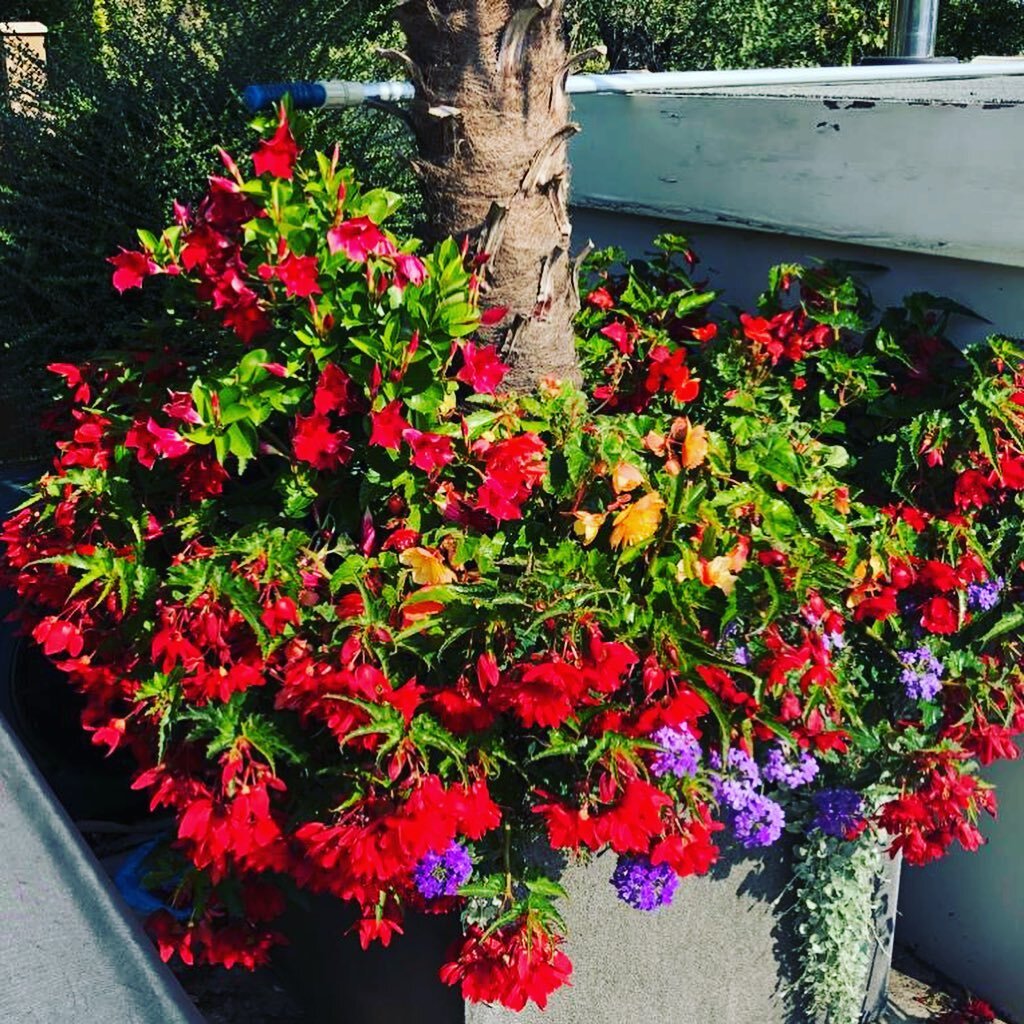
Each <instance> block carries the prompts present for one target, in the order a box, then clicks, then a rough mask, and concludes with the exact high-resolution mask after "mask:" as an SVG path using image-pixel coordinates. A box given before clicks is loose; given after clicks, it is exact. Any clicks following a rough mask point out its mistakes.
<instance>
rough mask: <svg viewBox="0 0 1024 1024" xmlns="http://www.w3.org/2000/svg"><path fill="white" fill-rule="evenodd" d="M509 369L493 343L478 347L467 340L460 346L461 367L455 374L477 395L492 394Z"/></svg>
mask: <svg viewBox="0 0 1024 1024" xmlns="http://www.w3.org/2000/svg"><path fill="white" fill-rule="evenodd" d="M509 369H510V367H508V366H506V365H505V364H504V363H503V362H502V361H501V360H500V359H499V358H498V350H497V349H496V348H495V347H494V346H493V345H485V346H482V347H478V346H477V345H474V344H473V342H471V341H467V342H465V343H464V344H463V346H462V369H460V370H459V372H458V373H457V374H456V375H455V376H456V379H457V380H461V381H462V382H463V383H465V384H468V385H469V386H470V387H471V388H472V389H473V390H474V391H475V392H476V393H477V394H478V395H493V394H494V392H495V391H497V390H498V388H499V387H500V386H501V382H502V381H503V380H504V379H505V374H507V373H508V371H509Z"/></svg>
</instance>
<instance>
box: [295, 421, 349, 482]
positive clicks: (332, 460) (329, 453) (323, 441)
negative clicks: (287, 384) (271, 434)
mask: <svg viewBox="0 0 1024 1024" xmlns="http://www.w3.org/2000/svg"><path fill="white" fill-rule="evenodd" d="M348 439H349V435H348V431H345V430H332V429H331V422H330V420H329V419H328V418H327V417H326V416H324V415H322V414H321V413H318V412H314V413H312V414H311V415H309V416H296V417H295V433H294V434H293V435H292V450H293V451H294V453H295V458H297V459H298V460H299V461H300V462H308V463H309V464H310V465H311V466H312V467H313V468H314V469H322V470H332V469H337V468H338V467H339V466H343V465H344V464H345V463H346V462H348V460H349V459H350V458H351V457H352V449H351V448H349V447H348V444H347V442H348Z"/></svg>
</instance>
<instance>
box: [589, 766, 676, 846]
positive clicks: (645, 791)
mask: <svg viewBox="0 0 1024 1024" xmlns="http://www.w3.org/2000/svg"><path fill="white" fill-rule="evenodd" d="M672 803H673V800H672V797H670V796H669V795H668V794H667V793H663V792H662V791H661V790H660V789H658V788H657V787H656V786H652V785H651V784H650V783H649V782H644V781H643V780H642V779H630V781H629V782H627V783H626V788H625V790H624V791H623V794H622V798H621V799H620V800H619V802H618V803H617V804H616V805H615V806H614V807H612V808H611V809H610V810H608V811H605V812H604V813H602V814H601V816H600V824H599V829H600V834H601V835H602V836H603V838H605V839H606V841H607V842H608V844H609V845H610V846H611V848H612V849H613V850H614V851H615V852H616V853H646V852H647V851H648V850H649V849H650V846H651V840H652V839H653V838H654V837H655V836H657V835H660V834H661V833H662V832H663V831H664V829H665V823H664V821H663V820H662V817H661V815H662V811H663V810H664V809H665V808H666V807H670V806H671V805H672Z"/></svg>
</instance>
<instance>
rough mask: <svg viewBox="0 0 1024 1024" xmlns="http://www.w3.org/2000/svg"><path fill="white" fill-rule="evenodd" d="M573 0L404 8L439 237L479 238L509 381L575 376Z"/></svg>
mask: <svg viewBox="0 0 1024 1024" xmlns="http://www.w3.org/2000/svg"><path fill="white" fill-rule="evenodd" d="M562 7H563V0H406V2H405V3H402V4H401V5H400V6H399V7H398V13H397V16H398V20H399V23H400V25H401V27H402V29H403V31H404V33H405V36H406V41H407V48H406V53H404V54H394V56H395V57H397V58H398V59H400V60H402V61H403V62H404V63H405V64H406V68H407V71H408V73H409V74H410V76H411V78H412V81H413V83H414V85H415V87H416V99H415V100H414V102H413V104H412V108H411V111H410V113H411V120H412V124H413V126H414V130H415V133H416V138H417V145H418V149H419V159H418V160H417V161H416V163H415V168H416V171H417V173H418V174H419V175H420V177H421V178H422V179H423V182H424V185H425V192H426V197H427V198H426V202H427V215H428V223H429V229H430V232H431V233H432V234H433V235H434V236H435V237H438V238H440V237H444V236H446V235H454V236H455V237H460V236H465V235H469V236H470V237H471V238H472V239H473V240H474V244H475V245H476V246H477V251H478V252H479V253H481V254H486V257H487V259H486V262H485V263H484V265H483V267H482V268H481V274H482V281H483V287H484V288H485V289H486V296H485V301H486V304H487V305H490V306H503V307H507V309H508V312H507V314H506V315H505V317H504V318H503V319H502V320H501V321H500V323H498V324H497V325H496V326H495V327H493V328H492V329H491V331H492V335H493V340H494V341H495V342H496V343H497V344H498V345H499V349H500V351H501V353H502V355H503V357H504V358H505V360H506V362H508V363H510V364H511V366H512V372H511V373H510V375H509V378H508V383H509V384H510V385H511V386H512V387H514V388H521V389H527V388H533V387H535V386H536V385H537V382H538V380H539V379H540V378H541V377H543V376H553V377H558V378H560V379H574V380H578V379H579V371H578V368H577V363H576V357H575V353H574V350H573V331H572V319H573V316H574V315H575V313H576V312H577V310H578V309H579V294H578V291H577V286H576V273H575V267H574V266H573V260H572V256H571V254H570V249H569V243H570V235H571V225H570V222H569V214H568V205H567V198H568V187H569V163H568V156H567V147H568V142H569V139H570V138H571V136H572V135H573V134H574V133H575V132H576V131H578V126H577V125H575V124H573V123H572V122H571V121H570V119H569V101H568V97H567V95H566V91H565V82H566V78H567V77H568V74H569V71H570V69H571V67H572V66H573V64H574V61H573V60H572V59H570V57H569V55H568V52H567V49H566V38H565V33H564V29H563V23H562Z"/></svg>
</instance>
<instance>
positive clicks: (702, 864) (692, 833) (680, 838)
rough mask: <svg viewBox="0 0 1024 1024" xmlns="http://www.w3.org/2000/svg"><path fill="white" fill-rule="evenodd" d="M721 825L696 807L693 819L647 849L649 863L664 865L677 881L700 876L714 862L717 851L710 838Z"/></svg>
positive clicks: (705, 809)
mask: <svg viewBox="0 0 1024 1024" xmlns="http://www.w3.org/2000/svg"><path fill="white" fill-rule="evenodd" d="M723 828H725V826H724V825H723V824H722V823H721V822H720V821H715V820H714V819H713V818H712V817H711V810H710V808H709V807H707V806H706V805H704V804H698V805H697V807H696V809H695V810H694V814H693V817H692V818H691V819H690V820H689V821H686V822H684V823H683V824H682V825H680V831H679V832H677V833H674V834H672V835H669V836H666V837H665V838H664V839H661V840H659V841H658V842H657V843H655V844H654V847H653V848H652V850H651V863H652V864H667V865H668V866H669V867H670V868H671V869H672V870H673V871H674V872H675V873H676V874H677V875H678V876H679V877H680V878H686V877H688V876H690V875H704V874H707V872H708V871H709V870H710V869H711V867H712V866H713V865H714V864H715V862H716V861H717V860H718V854H719V849H718V847H717V846H716V845H715V844H714V842H712V836H713V835H714V834H715V833H716V832H720V831H721V830H722V829H723Z"/></svg>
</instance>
